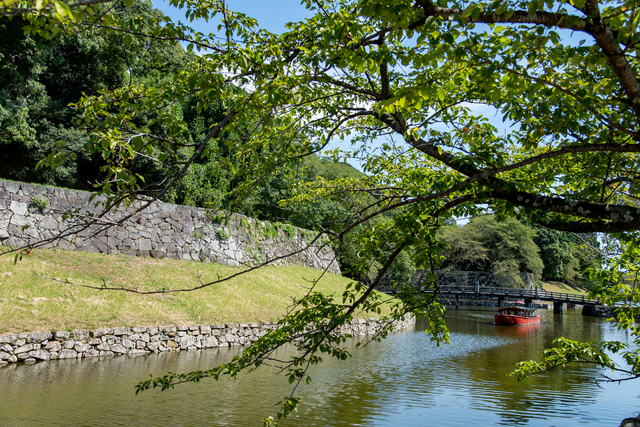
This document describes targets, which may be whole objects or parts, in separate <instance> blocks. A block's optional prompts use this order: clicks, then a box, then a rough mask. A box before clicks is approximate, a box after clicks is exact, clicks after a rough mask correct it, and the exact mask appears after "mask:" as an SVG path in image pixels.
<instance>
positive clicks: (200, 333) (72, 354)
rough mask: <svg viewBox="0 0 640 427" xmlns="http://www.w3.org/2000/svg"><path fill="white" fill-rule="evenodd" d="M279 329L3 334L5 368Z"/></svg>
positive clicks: (173, 347) (365, 324) (407, 323)
mask: <svg viewBox="0 0 640 427" xmlns="http://www.w3.org/2000/svg"><path fill="white" fill-rule="evenodd" d="M413 324H415V318H410V317H407V318H406V319H405V320H404V321H401V322H394V329H395V330H402V329H406V328H409V327H411V326H412V325H413ZM380 325H381V322H380V321H379V320H378V319H355V320H353V322H352V323H351V324H348V325H345V326H343V327H342V328H340V330H339V333H340V334H342V335H345V334H351V335H352V336H365V335H368V334H373V333H375V332H376V331H377V330H378V329H379V328H380ZM276 327H277V326H276V325H274V324H271V323H229V324H226V325H198V326H162V327H139V328H109V329H97V330H95V331H71V332H69V331H53V332H31V333H23V334H18V335H4V336H0V366H4V365H7V364H9V363H15V362H26V363H34V362H36V361H40V360H55V359H81V358H89V357H113V356H120V355H125V354H129V355H131V354H143V353H152V352H155V353H157V352H165V351H181V350H197V349H206V348H214V347H231V346H244V345H248V344H251V343H252V342H254V341H256V340H257V339H258V338H259V337H261V336H262V335H264V334H266V333H267V332H268V331H269V330H271V329H274V328H276Z"/></svg>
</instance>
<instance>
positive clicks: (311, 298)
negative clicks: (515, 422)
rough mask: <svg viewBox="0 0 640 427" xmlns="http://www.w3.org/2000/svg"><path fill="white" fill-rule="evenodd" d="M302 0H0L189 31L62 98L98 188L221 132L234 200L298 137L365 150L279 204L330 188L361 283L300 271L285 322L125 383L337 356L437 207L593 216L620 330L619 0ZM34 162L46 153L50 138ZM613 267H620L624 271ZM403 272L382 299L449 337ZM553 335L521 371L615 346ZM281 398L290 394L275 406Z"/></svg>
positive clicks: (635, 112)
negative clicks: (206, 364)
mask: <svg viewBox="0 0 640 427" xmlns="http://www.w3.org/2000/svg"><path fill="white" fill-rule="evenodd" d="M110 3H113V4H110ZM125 3H126V4H128V5H130V4H131V2H129V1H127V2H125ZM303 3H304V4H305V5H306V6H307V8H309V9H310V10H312V12H313V16H311V17H310V18H309V19H306V20H304V21H302V22H297V23H293V24H290V25H289V26H288V30H287V31H286V32H285V33H283V34H272V33H269V32H268V31H265V30H264V29H261V28H260V27H259V26H258V24H257V22H256V21H255V20H254V19H252V18H250V17H248V16H246V15H244V14H240V13H234V12H233V11H230V10H228V8H227V7H226V3H225V2H224V1H217V0H208V1H195V0H186V1H182V0H180V1H178V0H175V1H172V4H174V5H176V6H179V7H181V8H184V10H185V14H186V18H188V19H189V20H191V19H208V20H215V21H216V22H219V23H220V24H219V25H220V27H219V33H218V34H201V33H199V32H197V31H193V30H191V29H190V28H188V27H187V26H186V25H184V24H182V23H173V22H168V20H167V19H165V18H162V17H160V18H158V19H157V20H153V19H152V20H149V19H137V18H136V17H135V16H131V15H127V14H118V13H115V14H114V13H111V12H112V8H113V7H114V5H117V4H120V2H119V1H116V0H113V1H110V0H96V1H92V2H87V3H83V2H80V3H74V4H71V6H69V5H67V4H65V3H64V2H62V1H59V0H56V1H53V2H51V3H49V2H48V1H46V0H43V1H37V2H35V3H33V4H31V3H29V2H28V1H27V2H21V3H20V4H17V3H14V2H13V1H9V3H5V8H4V14H5V15H8V16H11V15H16V14H22V15H23V16H24V17H25V18H26V19H28V20H29V22H30V23H31V27H29V28H28V32H29V33H30V34H40V35H44V36H49V35H52V34H53V33H55V32H60V31H61V28H64V30H65V31H68V32H70V33H71V34H78V33H81V32H82V31H81V30H82V29H85V28H87V27H91V28H94V29H96V30H109V31H114V32H115V33H117V34H124V35H125V36H126V35H129V36H131V35H136V36H139V37H143V38H145V39H147V40H165V41H166V40H173V41H181V42H183V43H185V46H186V49H187V51H189V52H191V51H194V50H198V51H199V55H196V56H195V57H193V60H191V61H189V62H188V63H186V64H184V66H183V69H182V70H181V71H180V73H176V74H175V75H173V76H170V77H169V78H166V79H165V78H163V79H154V80H153V85H150V84H149V81H144V80H135V81H131V82H129V83H128V84H127V86H126V87H121V88H115V89H112V90H109V91H106V92H101V93H100V94H98V95H97V96H87V97H84V98H82V99H81V100H80V101H79V102H78V106H79V108H80V111H81V112H82V120H83V126H84V127H86V129H88V130H90V133H91V138H90V140H89V142H88V143H87V144H86V147H87V148H88V150H89V152H90V153H91V154H92V155H99V156H100V157H101V159H102V161H103V163H104V164H103V166H102V167H101V173H102V176H103V178H104V179H103V181H102V186H101V189H102V191H103V192H104V193H105V194H106V195H108V196H109V197H110V200H111V201H117V200H120V199H121V198H123V197H128V198H129V200H130V199H131V198H134V197H137V196H139V195H141V194H145V195H149V194H152V195H155V196H157V197H164V196H165V195H167V194H169V193H170V192H171V191H174V190H172V188H175V187H174V186H175V185H176V184H177V183H178V182H180V180H181V179H182V178H183V177H184V176H186V175H187V174H188V173H192V172H190V169H192V168H193V167H194V165H196V164H200V163H201V164H203V165H206V164H207V162H208V161H207V159H209V158H215V157H216V156H217V153H218V152H219V150H221V149H222V147H224V150H226V152H228V153H233V156H232V158H231V159H229V160H225V161H226V162H227V164H228V168H229V170H231V171H232V172H233V170H234V169H235V170H241V171H242V173H243V174H244V175H243V179H242V180H241V181H240V182H236V185H235V187H234V188H233V195H232V196H230V197H232V198H233V199H234V200H242V199H245V198H247V197H249V196H248V195H249V194H250V193H251V192H252V191H253V190H255V189H256V188H258V185H259V184H262V183H264V182H266V181H267V180H268V179H269V177H270V176H273V174H274V173H276V174H277V173H278V172H277V171H279V170H283V169H284V170H285V173H286V171H287V170H291V169H294V168H296V167H297V166H298V165H299V164H300V159H301V158H302V157H305V156H308V155H310V154H311V153H316V152H319V151H320V150H322V149H323V148H324V147H326V145H327V144H328V142H329V141H331V140H334V139H338V140H348V139H349V138H350V139H351V141H352V142H353V143H354V145H353V146H352V150H353V151H350V152H347V153H344V152H339V151H336V152H335V153H334V156H335V158H336V159H338V158H343V157H344V156H349V157H353V158H359V159H362V160H363V165H364V166H363V167H364V171H365V173H366V176H365V177H361V178H357V179H354V178H342V179H338V180H334V181H332V182H328V181H323V180H321V179H315V180H309V181H302V182H300V183H299V185H297V186H296V187H295V192H294V194H293V195H292V196H291V197H289V199H288V200H287V201H286V202H281V203H279V204H278V206H279V208H281V209H283V211H285V210H289V211H290V212H295V213H296V215H301V214H304V215H310V214H311V212H312V211H313V208H312V206H314V203H316V202H317V201H319V200H324V201H326V200H335V198H339V199H340V200H343V201H347V203H345V204H342V205H341V207H340V209H338V212H335V211H333V210H332V209H333V206H332V204H331V203H328V204H324V205H323V204H322V203H324V202H321V203H320V206H321V208H322V209H327V210H329V212H334V213H336V218H335V219H334V220H333V221H332V224H333V226H332V227H322V226H321V224H318V225H317V227H318V229H320V230H322V232H323V233H324V234H326V235H327V236H329V237H330V238H331V239H333V241H334V242H335V243H336V244H340V243H341V242H349V244H350V245H351V247H352V248H354V252H355V257H356V258H357V259H359V260H360V262H358V265H356V266H355V270H356V271H357V272H358V274H359V275H361V276H366V275H367V274H368V273H370V272H373V274H370V275H369V280H368V282H367V283H368V284H369V285H370V286H369V287H362V286H360V285H357V286H356V287H355V290H353V289H350V290H348V291H347V292H345V294H344V295H343V296H339V297H336V296H333V297H332V296H326V295H321V294H318V293H315V292H313V291H310V293H309V295H308V296H307V297H305V298H303V299H302V300H300V301H296V305H295V306H296V307H297V308H301V310H299V311H297V312H293V311H292V313H291V315H289V316H287V317H286V318H285V319H283V321H284V322H285V323H286V325H287V326H286V327H284V328H282V329H279V330H277V331H275V332H274V333H273V334H270V335H268V336H266V337H263V339H261V340H259V341H257V342H256V343H254V345H253V346H252V347H251V348H250V349H248V350H247V351H245V352H244V353H243V355H242V356H240V357H239V358H237V359H235V360H234V361H233V362H231V363H229V364H227V365H224V366H222V367H217V368H213V369H211V370H209V371H203V372H194V373H191V374H187V375H177V376H176V375H173V376H167V377H162V378H156V379H150V380H149V381H147V382H145V383H142V384H141V385H140V388H139V390H143V389H146V388H149V387H152V386H160V387H163V388H167V387H171V386H172V385H173V384H174V382H176V381H177V382H179V381H184V380H188V381H198V380H200V379H202V378H204V377H210V376H212V377H216V378H217V377H218V376H219V375H222V374H229V375H232V376H234V375H236V373H237V372H239V371H241V370H244V369H252V368H255V367H258V366H260V365H261V364H263V363H265V362H269V363H280V364H281V365H280V366H281V367H282V368H283V369H284V370H285V371H286V372H287V374H288V375H289V378H290V380H291V381H292V382H294V383H299V382H300V381H303V380H304V379H306V378H308V377H307V375H306V373H307V368H308V367H309V366H310V365H313V364H315V363H319V362H320V361H321V357H320V356H319V355H321V354H327V355H330V356H334V357H338V358H340V359H343V358H345V357H347V356H348V354H347V353H346V352H345V350H344V349H342V348H341V347H340V340H339V339H338V338H336V336H335V335H333V334H332V333H333V332H334V331H335V330H336V328H338V327H339V325H340V324H341V323H343V322H345V321H349V320H351V319H352V317H353V316H354V314H355V312H356V311H357V310H358V309H360V308H362V307H366V308H368V309H375V308H376V307H377V304H380V303H382V302H383V301H382V300H381V299H379V297H377V296H376V294H375V293H374V292H373V290H374V289H375V287H376V286H377V285H378V284H379V283H380V281H381V280H382V278H383V277H384V276H385V274H386V273H387V271H388V270H389V268H390V267H391V266H392V265H393V263H394V262H396V259H397V258H398V257H401V256H405V255H406V256H408V257H409V259H410V262H411V264H412V265H415V266H417V267H420V268H428V269H431V270H433V269H435V268H436V267H437V266H438V263H439V261H440V259H441V258H440V257H441V251H442V249H443V245H442V243H441V242H440V241H439V240H438V238H437V230H438V229H440V228H441V227H442V226H443V225H444V224H447V223H449V222H450V221H451V220H452V219H453V218H456V217H468V216H475V215H477V214H479V213H482V212H485V211H486V210H487V209H489V210H490V211H491V212H493V213H494V214H495V216H496V218H497V219H499V220H504V219H506V218H516V219H519V220H521V221H527V222H529V223H533V224H537V225H539V226H542V227H544V228H548V229H554V230H558V231H566V232H575V233H582V234H585V233H606V234H607V235H609V236H610V239H611V241H612V244H608V245H607V247H610V248H616V253H608V254H605V256H604V258H603V261H604V265H603V266H604V267H605V268H604V269H603V270H601V271H600V272H596V273H595V275H594V279H595V280H596V281H597V283H598V287H597V289H596V292H598V294H599V295H600V296H601V297H602V298H609V299H610V300H611V301H615V300H617V299H619V298H620V297H621V296H624V297H625V298H626V299H627V300H629V301H631V302H632V304H628V305H626V306H624V308H623V309H621V310H620V314H619V325H620V326H621V327H625V328H628V329H630V330H631V331H632V332H633V334H634V337H636V338H637V337H638V335H637V333H638V332H640V329H637V328H638V327H637V326H634V325H633V323H632V322H633V316H634V315H637V314H640V313H639V311H640V308H638V307H637V305H636V304H634V303H637V302H640V292H638V290H637V288H636V286H635V285H636V284H637V283H636V280H637V275H636V273H637V272H638V271H640V242H639V238H640V234H639V233H640V231H639V230H640V203H639V201H640V185H639V183H640V181H639V179H640V176H639V175H638V170H640V157H639V155H638V153H640V144H639V143H638V141H639V140H640V119H639V118H640V81H639V79H638V75H637V74H638V69H640V64H639V63H638V57H637V49H638V47H639V46H640V45H639V44H638V43H639V37H638V25H640V24H639V21H638V19H637V16H638V13H637V12H638V8H637V5H636V3H635V2H633V1H631V0H629V1H619V2H613V3H611V2H598V1H597V0H586V1H585V0H575V1H574V0H571V1H569V2H565V1H546V2H543V1H539V0H529V1H512V0H495V1H492V2H484V1H481V2H468V1H447V0H441V1H438V2H432V1H430V0H373V1H372V0H361V1H360V0H315V1H311V0H307V1H304V2H303ZM7 5H8V6H7ZM45 17H50V18H52V19H50V20H47V19H45ZM125 41H126V37H125ZM216 102H222V103H223V106H224V108H222V109H221V110H220V111H221V114H220V116H219V117H218V118H217V119H216V120H215V121H213V122H212V123H211V125H210V126H208V127H206V130H205V127H203V128H202V138H198V139H196V140H194V139H193V138H192V135H191V132H190V124H189V123H188V122H187V121H186V120H185V117H184V116H182V115H181V114H179V113H178V112H177V111H176V109H175V106H176V105H187V104H189V103H191V104H192V105H194V106H195V111H196V112H197V113H198V114H201V113H202V112H203V111H207V109H209V108H210V106H211V105H213V104H215V103H216ZM3 105H5V107H4V108H5V109H6V108H7V107H6V105H8V104H6V103H5V104H3ZM487 112H488V113H487ZM488 117H498V118H500V119H502V120H503V121H504V122H505V123H506V124H507V125H508V126H510V130H509V132H501V131H500V130H499V129H498V128H497V127H496V126H495V125H494V124H493V123H492V122H491V121H490V120H489V118H488ZM141 118H145V119H144V120H143V119H141ZM147 119H149V120H147ZM11 132H12V133H13V134H15V135H18V136H17V137H18V138H27V137H28V135H29V132H28V131H26V130H23V126H21V125H20V126H18V127H16V128H15V129H12V130H11ZM232 136H233V137H232ZM143 160H144V161H149V162H154V163H156V164H158V165H160V167H161V168H164V169H166V170H168V171H171V172H170V173H168V174H167V175H165V176H163V177H162V179H158V180H155V181H153V182H148V181H147V180H146V179H145V178H144V176H142V175H141V174H139V173H138V171H137V169H136V167H137V165H138V162H140V161H143ZM49 163H50V164H54V165H55V164H56V156H52V158H50V161H49ZM194 173H195V172H194ZM207 173H208V174H213V173H215V172H204V174H205V175H206V174H207ZM196 175H197V173H196ZM201 175H202V174H201ZM222 179H225V180H226V179H227V178H226V177H222ZM229 179H232V178H229ZM194 182H198V181H194ZM300 207H302V209H301V208H300ZM294 216H295V215H294ZM498 228H499V227H498ZM539 236H540V239H547V241H553V242H555V243H551V244H546V246H549V247H550V248H549V251H550V252H554V251H555V253H556V254H557V255H558V256H559V257H560V259H561V260H562V261H561V262H560V263H559V265H555V266H552V265H550V266H549V267H548V269H547V273H548V274H550V275H553V276H555V277H557V276H558V275H559V274H560V272H561V271H562V274H563V275H565V277H566V276H571V275H572V274H573V273H572V272H575V271H576V270H575V269H574V268H573V267H571V265H572V262H573V260H574V259H575V254H574V253H573V252H572V253H571V256H569V255H570V254H569V249H568V246H569V247H570V245H569V244H568V243H567V242H564V241H563V240H561V239H560V238H558V239H555V238H554V236H551V235H549V236H546V235H543V234H540V235H539ZM532 237H533V236H532ZM551 239H553V240H551ZM589 239H592V237H590V238H589ZM589 239H587V241H588V240H589ZM591 241H593V240H591ZM564 243H567V245H565V244H564ZM553 244H555V245H556V246H555V247H551V246H552V245H553ZM362 254H364V255H363V256H359V257H358V255H362ZM401 254H403V255H401ZM543 256H546V255H544V254H543ZM573 265H574V266H575V265H576V264H575V262H574V264H573ZM566 266H568V267H566ZM502 268H504V267H502ZM508 268H511V267H508ZM527 268H534V267H533V266H529V267H527ZM535 268H538V269H540V268H542V266H541V265H540V264H539V263H538V264H537V267H535ZM625 277H632V278H633V279H632V283H631V285H629V284H628V283H625V282H624V280H622V279H623V278H625ZM433 279H434V277H433V275H430V276H427V283H425V284H424V286H431V285H433ZM405 291H406V292H404V293H402V297H403V301H402V302H401V303H398V304H397V305H395V306H394V316H395V317H401V316H403V315H404V314H406V313H411V314H414V315H418V316H425V317H428V318H429V319H430V326H429V329H428V331H429V332H430V333H431V334H432V338H433V339H434V340H436V341H438V342H446V341H447V340H448V335H447V332H446V328H445V326H444V323H443V321H442V314H443V308H442V307H441V306H440V305H439V304H438V303H437V302H436V301H435V300H434V299H433V298H431V297H429V296H425V295H419V294H416V293H415V292H413V290H412V289H409V288H407V289H405ZM310 325H314V326H310ZM294 337H296V338H298V339H299V340H297V341H296V345H297V346H298V348H299V350H300V352H299V355H297V356H295V357H294V358H292V359H290V360H287V361H277V360H274V358H273V357H272V355H273V352H274V351H275V350H276V349H277V348H278V347H279V346H280V345H283V344H284V343H287V342H290V341H291V340H292V339H293V338H294ZM563 348H564V350H566V351H564V352H563V351H562V349H560V350H558V351H557V352H556V353H554V357H555V356H557V357H555V358H552V359H550V360H549V363H548V364H542V365H536V364H529V365H523V367H522V369H521V371H520V374H521V375H520V376H521V377H523V376H526V374H527V373H528V372H537V371H540V370H544V369H547V368H550V367H552V366H555V365H554V364H563V363H567V362H571V361H575V360H582V359H580V358H579V357H578V356H576V351H578V350H576V349H582V350H584V351H583V352H582V353H581V355H580V357H582V356H583V355H586V356H587V357H590V358H592V360H594V361H595V362H596V363H601V364H604V365H607V361H606V360H605V359H604V358H603V357H601V355H602V354H604V353H602V351H603V350H609V351H626V350H625V349H624V348H623V346H619V345H617V344H603V345H600V346H586V347H585V346H583V347H580V346H578V345H574V344H571V343H569V344H568V345H567V346H566V347H563ZM574 350H576V351H574ZM582 350H579V351H582ZM579 351H578V352H579ZM625 357H626V358H627V360H628V361H629V362H630V363H631V365H632V369H631V370H630V371H629V372H628V374H629V376H630V377H635V376H637V375H638V372H640V362H639V360H640V359H639V358H638V356H637V353H634V352H626V353H625ZM607 366H609V365H607ZM296 404H297V400H296V399H295V397H294V396H289V397H288V398H287V399H285V400H284V401H283V405H282V412H281V413H280V414H279V416H286V414H287V413H289V412H290V411H291V410H293V409H294V408H295V406H296Z"/></svg>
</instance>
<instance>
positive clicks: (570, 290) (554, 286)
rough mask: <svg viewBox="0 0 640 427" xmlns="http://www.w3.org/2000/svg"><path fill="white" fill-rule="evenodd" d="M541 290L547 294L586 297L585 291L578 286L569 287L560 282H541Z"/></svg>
mask: <svg viewBox="0 0 640 427" xmlns="http://www.w3.org/2000/svg"><path fill="white" fill-rule="evenodd" d="M542 288H543V289H544V290H545V291H547V292H563V293H566V294H579V295H587V290H586V289H584V288H581V287H579V286H571V285H567V284H566V283H562V282H554V281H549V282H542Z"/></svg>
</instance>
